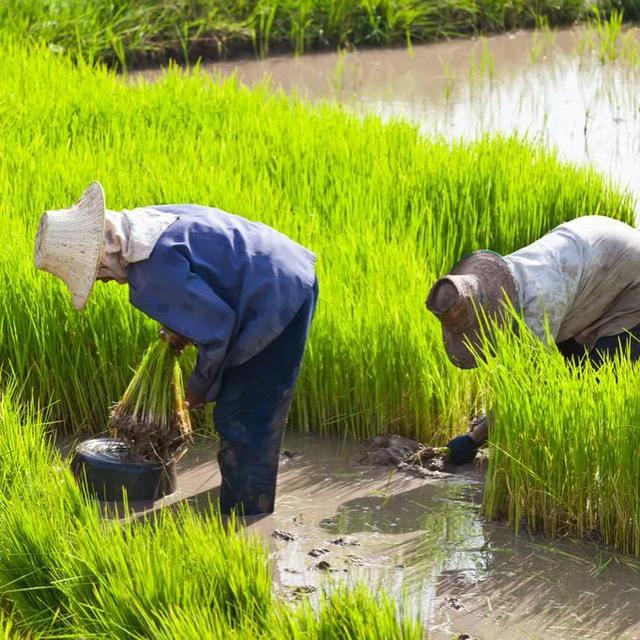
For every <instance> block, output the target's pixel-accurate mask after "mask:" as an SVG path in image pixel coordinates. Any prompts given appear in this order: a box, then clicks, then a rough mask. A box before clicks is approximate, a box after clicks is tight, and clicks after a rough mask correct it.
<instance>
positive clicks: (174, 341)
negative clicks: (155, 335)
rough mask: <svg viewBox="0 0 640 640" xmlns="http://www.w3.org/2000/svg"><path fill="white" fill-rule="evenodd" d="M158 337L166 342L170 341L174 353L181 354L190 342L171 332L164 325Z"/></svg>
mask: <svg viewBox="0 0 640 640" xmlns="http://www.w3.org/2000/svg"><path fill="white" fill-rule="evenodd" d="M160 337H161V338H162V339H163V340H165V341H166V342H170V343H171V346H172V347H173V350H174V351H175V352H176V354H178V355H179V354H181V353H182V351H183V350H184V348H185V347H188V346H189V345H190V344H191V341H190V340H188V339H187V338H185V337H184V336H181V335H180V334H178V333H173V331H170V330H169V329H167V328H166V327H162V329H160Z"/></svg>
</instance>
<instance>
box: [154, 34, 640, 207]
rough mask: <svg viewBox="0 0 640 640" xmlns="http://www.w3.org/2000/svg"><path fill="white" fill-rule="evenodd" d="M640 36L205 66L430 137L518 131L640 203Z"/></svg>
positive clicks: (499, 41)
mask: <svg viewBox="0 0 640 640" xmlns="http://www.w3.org/2000/svg"><path fill="white" fill-rule="evenodd" d="M639 33H640V31H638V30H635V29H634V30H631V31H628V32H626V33H623V34H621V35H620V36H619V37H617V38H616V39H615V42H614V43H613V45H612V46H611V47H610V48H606V47H604V46H601V45H600V41H599V39H598V37H597V35H596V34H595V30H594V29H589V28H584V27H581V28H576V29H572V30H567V31H560V32H554V31H548V30H547V31H543V32H538V33H531V32H517V33H514V34H506V35H499V36H496V37H492V38H489V39H487V40H454V41H451V42H441V43H437V44H433V45H423V46H419V47H414V48H413V49H412V50H410V51H408V50H407V49H396V50H388V49H383V50H379V49H373V50H362V51H356V52H353V53H340V54H338V53H323V54H316V55H309V56H301V57H298V58H293V57H290V56H283V57H274V58H269V59H266V60H263V61H256V60H244V61H234V62H230V63H218V64H213V65H207V66H206V68H207V70H208V71H210V72H211V73H213V74H218V73H221V74H222V75H229V74H232V73H235V74H237V76H238V77H239V79H240V80H241V81H242V82H244V83H246V84H249V85H252V84H254V83H256V82H259V81H262V80H264V78H265V77H269V78H270V79H271V82H272V84H273V86H274V87H275V88H282V89H284V90H285V91H288V92H297V93H298V94H300V95H302V96H305V97H307V98H309V99H311V100H319V99H329V100H337V101H340V102H342V103H346V104H348V105H349V106H350V107H352V108H354V109H356V110H358V111H370V112H375V113H378V114H381V115H383V116H384V117H394V116H403V117H407V118H409V119H411V120H414V121H415V122H417V123H419V125H420V126H421V128H422V129H423V131H424V132H425V133H428V134H440V135H444V136H446V137H448V138H457V137H460V136H464V137H467V138H473V137H476V136H478V135H481V134H482V133H483V132H486V131H490V132H503V133H511V132H516V131H517V132H520V133H521V134H526V135H527V136H529V137H530V138H532V139H535V140H540V141H542V142H544V143H546V144H549V145H553V146H555V147H557V149H558V150H559V151H560V153H561V155H562V157H563V158H566V159H568V160H572V161H577V162H586V163H590V164H592V165H593V166H594V167H596V168H597V169H599V170H601V171H602V172H604V173H606V174H608V175H610V176H611V177H612V178H613V179H614V180H616V181H617V182H618V183H619V184H621V185H624V186H628V187H630V188H631V189H632V190H633V191H634V193H635V194H636V195H640V153H638V152H639V150H640V126H639V125H640V110H639V107H640V92H639V91H638V89H639V88H640V74H639V73H638V72H639V71H640V67H639V66H638V46H639V42H640V36H639V35H638V34H639ZM612 57H614V58H617V59H616V60H614V61H611V60H610V58H612ZM154 73H157V72H146V74H145V75H146V77H153V75H154ZM585 213H586V212H585Z"/></svg>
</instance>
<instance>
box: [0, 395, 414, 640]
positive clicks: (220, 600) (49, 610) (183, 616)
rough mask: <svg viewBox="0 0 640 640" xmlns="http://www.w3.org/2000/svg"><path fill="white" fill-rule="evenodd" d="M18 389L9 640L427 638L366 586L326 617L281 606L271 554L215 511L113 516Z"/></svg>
mask: <svg viewBox="0 0 640 640" xmlns="http://www.w3.org/2000/svg"><path fill="white" fill-rule="evenodd" d="M14 388H15V387H14V386H12V385H9V386H8V387H7V389H8V390H7V391H5V392H4V393H2V394H1V395H0V427H1V428H0V462H1V464H0V468H1V469H3V475H2V476H1V477H0V508H1V509H2V514H3V517H2V518H1V519H0V548H1V549H2V555H1V557H0V605H1V607H0V610H5V611H9V612H11V617H10V618H9V614H3V616H0V624H4V633H5V637H7V638H17V637H23V638H24V637H43V638H45V637H46V638H140V639H142V638H170V637H171V638H176V637H179V638H185V639H189V638H194V640H195V638H203V637H207V638H228V637H231V638H248V637H252V638H253V637H255V638H265V639H269V638H273V639H276V638H278V639H279V638H311V639H314V638H318V639H327V640H328V639H329V638H336V637H350V638H354V640H358V639H360V638H361V639H362V640H365V639H369V638H371V639H376V640H377V639H378V638H379V639H382V638H391V639H396V638H397V639H398V640H401V639H402V640H405V639H406V640H414V639H415V640H417V639H418V638H419V637H421V635H422V631H421V630H420V627H419V625H418V623H417V622H416V621H415V620H410V619H409V618H406V619H401V617H399V611H398V608H397V607H396V605H395V604H392V603H391V602H390V601H389V600H388V599H386V598H384V597H383V596H379V598H381V599H376V598H374V594H373V593H371V592H368V591H366V590H364V588H362V587H359V588H356V589H355V590H350V589H345V588H343V589H340V590H338V591H336V592H335V593H333V594H332V595H330V596H329V597H328V598H327V599H325V600H324V601H323V602H322V603H321V605H320V609H319V610H314V611H312V610H311V609H309V608H308V607H304V606H303V607H301V608H297V607H294V606H292V605H289V604H287V603H285V602H284V601H282V600H281V599H280V598H279V597H277V596H276V595H274V593H273V591H272V578H271V573H270V565H269V559H268V552H267V549H266V548H265V547H264V546H263V545H262V544H261V543H260V542H259V540H258V539H257V538H256V537H253V536H250V535H247V534H245V533H243V532H241V531H238V527H237V523H236V522H235V521H234V520H230V521H228V522H226V523H223V522H222V521H221V519H220V515H219V514H218V513H217V512H216V510H215V508H214V505H211V506H210V508H208V509H206V510H205V511H204V512H202V513H198V512H196V511H194V510H192V509H191V508H190V507H189V505H186V504H185V505H182V506H181V507H178V508H177V509H175V510H169V509H165V510H162V511H159V512H156V513H154V514H152V515H151V516H149V517H147V518H146V519H144V520H143V519H140V520H138V519H135V518H133V517H131V518H124V519H123V520H122V521H118V520H109V519H107V518H105V517H104V515H103V514H102V513H101V511H100V509H99V507H98V506H97V503H95V502H93V501H90V500H86V499H85V498H84V497H83V495H82V493H81V491H80V489H79V488H78V486H77V485H76V483H75V481H74V479H73V477H72V474H71V472H70V470H69V468H68V466H67V464H66V462H64V461H63V460H62V459H61V458H60V455H59V454H58V453H57V452H56V450H55V449H54V447H53V445H52V443H51V442H50V441H49V440H48V439H47V434H46V429H47V426H46V423H45V422H43V419H42V415H41V414H39V413H38V412H36V411H34V410H32V409H29V408H22V409H21V408H20V407H19V406H18V405H16V404H15V400H14V397H13V394H14V391H13V389H14ZM9 620H11V621H9ZM0 633H3V632H0Z"/></svg>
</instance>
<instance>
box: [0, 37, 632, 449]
mask: <svg viewBox="0 0 640 640" xmlns="http://www.w3.org/2000/svg"><path fill="white" fill-rule="evenodd" d="M0 78H2V80H1V81H0V192H1V193H2V198H1V199H0V219H1V220H2V224H0V277H1V278H2V281H3V283H4V287H3V295H2V296H1V297H0V362H2V366H3V367H4V368H5V369H7V370H10V371H11V372H12V373H13V374H14V375H15V376H16V377H17V379H19V380H21V381H22V382H23V383H24V387H25V395H26V396H27V397H33V398H35V399H39V400H41V401H42V402H46V403H48V404H52V405H53V407H52V412H53V413H52V415H53V416H54V417H55V418H57V419H60V420H64V421H65V423H66V426H67V427H68V428H70V429H80V428H88V429H94V430H100V429H103V428H104V426H105V424H106V415H107V408H108V407H109V406H110V405H111V404H113V402H115V401H116V400H117V399H118V398H120V396H121V395H122V392H123V391H124V388H125V387H126V385H127V383H128V381H129V379H130V378H131V373H132V367H134V366H136V365H137V363H138V362H139V360H140V357H141V355H142V352H143V350H144V349H145V348H146V346H147V345H148V343H149V341H150V339H151V338H152V337H153V336H154V334H155V332H156V331H157V327H156V326H155V325H154V323H152V322H150V321H148V320H147V319H145V317H144V316H143V315H142V314H141V313H139V312H138V311H136V310H135V309H134V308H133V307H132V306H131V305H130V304H129V303H128V301H127V297H126V287H119V286H118V285H115V284H110V285H104V284H101V283H98V285H97V286H96V291H95V294H94V297H93V298H92V300H91V301H90V303H89V305H88V308H87V309H86V311H84V312H81V313H77V312H75V311H74V310H73V309H72V308H71V305H70V304H69V299H68V294H67V293H66V291H65V290H64V288H63V286H62V285H61V284H60V283H58V282H57V281H56V280H55V279H54V278H52V277H51V276H50V275H48V274H44V273H40V272H36V270H35V269H34V267H33V263H32V244H33V235H34V233H35V227H36V223H37V219H38V217H39V215H40V213H41V211H42V210H44V209H45V208H56V207H65V206H68V205H69V204H70V203H71V202H72V201H73V200H74V199H75V198H76V197H77V195H78V194H79V193H81V191H82V189H83V188H84V187H85V186H86V184H88V183H89V182H90V181H91V180H96V179H97V180H100V181H101V182H102V183H103V185H104V186H105V189H106V194H107V206H109V207H110V208H116V209H117V208H123V207H127V208H133V207H135V206H139V205H148V204H153V203H167V202H174V203H175V202H195V203H201V204H206V205H214V206H219V207H221V208H224V209H226V210H228V211H232V212H235V213H239V214H241V215H244V216H247V217H249V218H251V219H254V220H260V221H262V222H265V223H267V224H271V225H273V226H274V227H276V228H277V229H279V230H281V231H283V232H284V233H287V234H289V235H290V236H291V237H293V238H294V239H295V240H297V241H299V242H301V243H303V244H305V245H307V246H309V247H310V248H311V249H312V250H314V251H315V252H316V253H317V254H318V270H319V278H320V287H321V299H320V304H319V308H318V313H317V315H316V319H315V322H314V327H313V329H312V335H311V340H310V344H309V348H308V352H307V357H306V361H305V366H304V367H303V371H302V375H301V380H300V384H299V388H298V393H297V397H296V402H295V407H294V413H293V417H292V422H293V423H294V424H295V425H297V426H298V427H299V428H302V429H314V430H317V431H321V432H328V431H334V432H335V431H338V432H341V433H344V434H348V435H352V436H367V435H372V434H375V433H378V432H380V431H383V430H387V431H388V430H393V431H396V432H401V433H404V434H406V435H411V436H417V437H419V438H421V439H422V440H424V441H427V442H432V443H442V441H443V439H444V438H445V437H447V436H448V435H449V434H451V433H452V432H453V431H455V430H457V429H459V428H460V422H461V421H462V420H463V419H464V417H465V416H468V415H469V413H470V412H471V411H473V409H474V405H475V403H476V399H477V384H476V382H475V377H474V375H473V374H471V373H469V372H460V371H458V370H457V369H455V368H454V367H453V366H452V365H450V364H449V362H448V360H447V358H446V356H445V354H444V351H443V347H442V341H441V337H440V328H439V326H438V323H437V321H436V320H435V318H433V317H431V316H430V314H428V313H427V312H426V310H425V307H424V299H425V297H426V293H427V291H428V288H429V286H430V285H431V284H432V282H433V281H434V280H435V278H436V277H437V276H439V275H440V274H441V273H442V272H444V271H446V270H447V269H449V267H450V266H451V265H452V264H453V263H454V262H455V261H456V260H457V259H458V258H460V257H461V256H462V255H464V254H466V253H468V252H470V251H472V250H474V249H477V248H479V247H485V248H491V249H495V250H497V251H499V252H504V253H506V252H509V251H512V250H514V249H516V248H518V247H520V246H522V245H524V244H526V243H528V242H531V241H532V240H534V239H536V238H537V237H538V236H540V235H541V234H542V233H544V232H545V231H547V230H548V229H550V228H552V227H553V226H555V225H557V224H558V223H560V222H561V221H564V220H567V219H570V218H573V217H575V216H578V215H582V214H585V213H600V214H605V215H611V216H616V217H619V218H622V219H624V220H627V221H632V219H633V210H632V204H631V202H630V200H629V199H628V198H627V197H625V196H623V195H620V194H619V193H617V192H615V191H613V190H611V189H610V188H609V187H608V186H607V185H606V184H605V182H604V181H603V179H602V178H601V177H599V176H598V175H596V174H595V173H593V172H592V171H589V170H587V169H579V168H575V167H572V166H568V165H564V164H562V163H561V162H560V161H559V160H558V159H557V158H556V157H555V155H554V154H553V153H552V152H547V151H544V150H542V149H540V148H538V147H535V146H533V145H531V144H527V143H524V142H520V141H518V140H516V139H501V138H496V139H481V140H479V141H477V142H473V143H454V144H449V143H446V142H444V141H440V140H427V139H424V138H423V137H421V135H420V134H419V132H418V130H417V129H416V128H415V127H414V126H412V125H409V124H407V123H404V122H389V123H386V124H385V123H383V122H382V121H381V120H380V119H378V118H376V117H363V118H359V117H356V116H355V115H350V114H349V113H347V112H346V111H344V110H342V109H340V108H337V107H334V106H316V107H311V106H308V105H307V104H304V103H302V102H301V101H298V100H297V99H292V98H288V97H284V96H282V95H274V94H272V93H271V92H270V91H269V90H268V89H267V88H264V87H263V88H258V89H256V90H248V89H245V88H242V87H240V86H238V85H237V84H236V83H235V82H234V81H233V80H228V81H225V82H216V81H213V80H210V79H208V78H206V77H203V76H200V75H198V74H194V75H193V76H192V77H185V76H183V75H182V74H181V73H180V72H178V71H175V70H174V71H173V72H172V73H170V74H169V75H168V76H167V77H166V78H165V79H163V80H161V81H160V82H158V83H156V84H153V85H146V84H140V85H134V86H132V85H131V84H127V83H125V82H124V81H122V80H121V79H119V78H117V77H116V76H115V75H114V74H113V73H110V72H107V71H105V70H103V69H94V68H92V67H89V66H84V65H80V66H79V67H78V66H75V65H73V64H72V63H71V62H70V61H69V60H67V59H64V58H59V57H58V56H56V55H55V54H54V53H52V52H50V51H47V50H46V49H45V48H44V47H36V48H35V50H33V51H31V52H26V51H25V50H24V49H23V48H21V47H20V46H17V45H16V46H14V45H10V44H7V45H6V46H5V55H4V56H3V58H2V60H0Z"/></svg>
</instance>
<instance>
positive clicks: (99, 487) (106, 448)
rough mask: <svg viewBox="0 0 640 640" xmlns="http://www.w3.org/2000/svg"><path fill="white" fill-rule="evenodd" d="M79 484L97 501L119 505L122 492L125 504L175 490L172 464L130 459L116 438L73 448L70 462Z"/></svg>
mask: <svg viewBox="0 0 640 640" xmlns="http://www.w3.org/2000/svg"><path fill="white" fill-rule="evenodd" d="M72 468H73V472H74V474H75V476H76V478H77V479H78V481H79V482H86V485H87V488H88V489H89V490H90V491H91V492H92V493H94V494H95V495H96V497H97V498H98V499H99V500H104V501H109V502H122V498H123V490H125V491H126V493H127V500H129V502H139V501H140V502H142V501H145V502H147V501H153V500H158V499H159V498H162V497H163V496H166V495H169V494H170V493H173V492H174V491H175V490H176V484H177V480H176V470H175V463H174V462H169V463H167V464H162V463H160V462H148V461H141V460H135V459H133V458H132V457H131V454H130V453H129V449H128V448H127V445H126V444H124V442H122V441H121V440H117V439H116V438H92V439H90V440H85V441H84V442H81V443H80V444H79V445H78V447H77V448H76V454H75V457H74V459H73V462H72Z"/></svg>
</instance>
